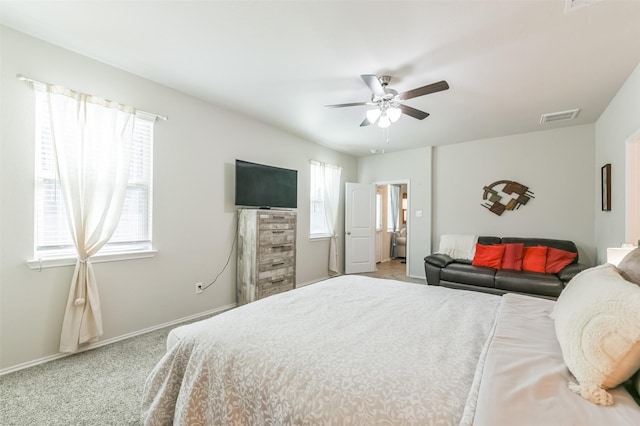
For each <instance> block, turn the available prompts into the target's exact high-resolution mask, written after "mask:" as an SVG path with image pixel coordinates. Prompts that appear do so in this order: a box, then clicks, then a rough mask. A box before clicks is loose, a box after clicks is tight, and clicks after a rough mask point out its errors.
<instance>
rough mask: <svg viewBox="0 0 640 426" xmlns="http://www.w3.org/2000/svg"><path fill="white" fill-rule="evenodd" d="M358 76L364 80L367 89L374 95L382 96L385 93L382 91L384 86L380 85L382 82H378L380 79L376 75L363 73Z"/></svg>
mask: <svg viewBox="0 0 640 426" xmlns="http://www.w3.org/2000/svg"><path fill="white" fill-rule="evenodd" d="M360 77H361V78H362V79H363V80H364V82H365V83H366V85H367V86H369V89H371V91H372V92H373V94H374V95H376V96H384V95H385V94H386V93H384V88H383V87H382V84H380V80H378V77H376V76H375V75H373V74H363V75H361V76H360Z"/></svg>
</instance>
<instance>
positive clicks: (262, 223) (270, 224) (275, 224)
mask: <svg viewBox="0 0 640 426" xmlns="http://www.w3.org/2000/svg"><path fill="white" fill-rule="evenodd" d="M258 223H259V225H258V226H259V228H260V229H293V228H295V226H296V217H295V216H294V215H292V214H287V213H283V214H261V215H260V217H259V218H258Z"/></svg>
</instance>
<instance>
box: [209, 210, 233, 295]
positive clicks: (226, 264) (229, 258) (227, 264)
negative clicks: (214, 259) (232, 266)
mask: <svg viewBox="0 0 640 426" xmlns="http://www.w3.org/2000/svg"><path fill="white" fill-rule="evenodd" d="M240 210H242V209H240ZM239 223H240V211H238V215H237V216H236V230H235V233H234V235H233V242H232V243H231V249H230V250H229V256H227V262H226V263H225V264H224V266H223V267H222V270H221V271H220V272H218V275H216V277H215V278H214V279H213V281H211V282H210V283H209V284H207V285H205V286H202V291H205V290H206V289H208V288H209V287H211V286H212V285H213V284H215V282H216V281H217V280H218V278H219V277H220V275H222V273H223V272H224V271H225V270H226V269H227V266H229V261H230V260H231V255H232V254H233V249H234V248H235V246H236V240H237V239H238V225H239Z"/></svg>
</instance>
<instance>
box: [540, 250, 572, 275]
mask: <svg viewBox="0 0 640 426" xmlns="http://www.w3.org/2000/svg"><path fill="white" fill-rule="evenodd" d="M576 257H578V253H574V252H571V251H566V250H560V249H556V248H553V247H547V262H546V264H545V266H544V269H545V272H546V273H548V274H557V273H558V272H560V271H562V270H563V269H564V268H565V266H567V265H570V264H572V263H573V261H574V260H576Z"/></svg>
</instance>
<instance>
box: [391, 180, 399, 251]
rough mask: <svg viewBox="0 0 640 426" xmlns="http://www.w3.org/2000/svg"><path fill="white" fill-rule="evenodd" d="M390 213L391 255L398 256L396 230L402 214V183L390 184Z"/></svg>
mask: <svg viewBox="0 0 640 426" xmlns="http://www.w3.org/2000/svg"><path fill="white" fill-rule="evenodd" d="M389 213H391V220H392V221H393V233H392V234H391V247H390V253H389V255H390V256H391V258H392V259H393V258H395V257H397V248H396V238H397V237H398V236H397V235H396V231H397V230H398V217H399V216H400V185H389Z"/></svg>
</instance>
